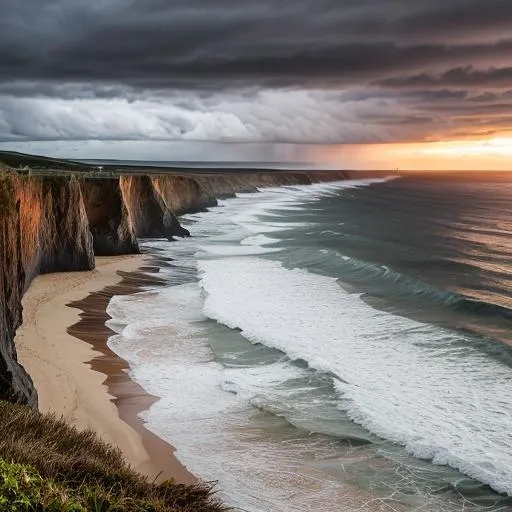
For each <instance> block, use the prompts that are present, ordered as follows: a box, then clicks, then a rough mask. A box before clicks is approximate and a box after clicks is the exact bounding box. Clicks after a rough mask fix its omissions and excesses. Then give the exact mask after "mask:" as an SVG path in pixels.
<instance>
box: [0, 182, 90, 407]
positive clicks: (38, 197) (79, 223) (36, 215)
mask: <svg viewBox="0 0 512 512" xmlns="http://www.w3.org/2000/svg"><path fill="white" fill-rule="evenodd" d="M88 226H89V224H88V220H87V216H86V212H85V207H84V204H83V200H82V194H81V191H80V185H79V183H78V181H77V180H75V179H73V178H28V177H18V176H16V175H14V174H11V173H4V172H2V173H1V174H0V229H1V238H0V265H1V268H0V398H4V399H7V400H10V401H13V402H19V403H27V404H29V405H32V406H34V407H35V406H36V405H37V394H36V392H35V390H34V388H33V385H32V381H31V379H30V377H29V376H28V375H27V374H26V372H25V371H24V370H23V368H22V367H21V366H20V365H19V364H18V363H17V361H16V349H15V347H14V343H13V340H14V335H15V332H16V329H17V328H18V327H19V325H20V324H21V319H22V306H21V298H22V296H23V293H24V291H25V289H26V288H27V287H28V285H29V284H30V282H31V280H32V279H33V278H34V277H35V276H36V275H37V274H39V273H48V272H56V271H71V270H90V269H92V268H94V253H93V247H92V237H91V233H90V231H89V227H88Z"/></svg>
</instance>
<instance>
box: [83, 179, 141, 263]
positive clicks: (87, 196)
mask: <svg viewBox="0 0 512 512" xmlns="http://www.w3.org/2000/svg"><path fill="white" fill-rule="evenodd" d="M80 188H81V190H82V195H83V198H84V204H85V211H86V213H87V219H88V221H89V229H90V230H91V233H92V237H93V244H94V254H95V255H97V256H117V255H120V254H138V253H139V252H140V250H139V243H138V242H137V237H136V236H135V231H134V229H133V226H132V221H131V218H130V216H129V213H128V208H127V207H126V204H125V202H124V199H123V194H122V192H121V187H120V184H119V179H117V178H112V179H84V180H82V181H81V183H80Z"/></svg>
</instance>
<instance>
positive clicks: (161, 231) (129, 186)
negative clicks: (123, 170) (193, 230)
mask: <svg viewBox="0 0 512 512" xmlns="http://www.w3.org/2000/svg"><path fill="white" fill-rule="evenodd" d="M119 183H120V187H121V190H122V193H123V199H124V202H125V204H126V208H127V209H128V213H129V215H130V219H131V223H132V225H133V229H134V231H135V234H136V235H137V236H138V237H140V238H169V239H172V238H173V237H175V236H179V237H184V236H188V235H189V232H188V231H187V230H186V229H184V228H183V227H182V226H181V224H180V223H179V221H178V219H177V218H176V215H174V213H173V212H172V211H171V210H170V209H169V208H168V207H167V204H166V202H165V201H164V199H163V198H162V196H161V195H160V192H159V191H158V190H157V188H156V187H155V185H154V183H153V180H152V179H151V178H150V177H149V176H122V177H121V178H120V182H119Z"/></svg>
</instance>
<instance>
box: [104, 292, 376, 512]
mask: <svg viewBox="0 0 512 512" xmlns="http://www.w3.org/2000/svg"><path fill="white" fill-rule="evenodd" d="M202 305H203V301H202V299H201V290H200V288H199V286H198V284H197V283H191V284H186V285H180V286H175V287H170V288H165V289H161V290H158V291H155V292H150V293H142V294H137V295H131V296H123V297H114V299H113V300H112V302H111V304H110V306H109V308H108V311H109V314H110V315H111V316H113V317H114V320H113V322H115V323H116V325H121V324H123V323H124V325H125V326H124V329H121V331H120V334H118V335H116V336H113V337H112V338H111V339H110V341H109V345H110V347H111V348H112V349H113V350H114V351H115V352H116V353H118V354H119V355H121V356H122V357H124V358H125V359H126V360H128V362H129V363H130V368H131V370H130V375H131V377H132V378H134V379H135V380H136V381H137V382H139V383H140V384H141V385H142V386H143V387H144V389H146V391H148V392H149V393H151V394H153V395H155V396H159V397H161V399H160V400H159V401H158V402H157V403H156V404H154V405H153V406H152V407H151V409H150V410H149V411H147V412H145V413H144V414H143V415H142V416H143V418H144V420H145V421H147V425H148V428H150V430H152V431H153V432H154V433H156V434H157V435H159V436H160V437H162V438H164V439H167V440H169V441H170V442H172V443H173V445H174V446H176V447H177V456H178V457H179V458H180V459H181V460H182V462H184V463H185V464H186V465H187V466H188V467H189V468H190V469H191V470H192V471H193V472H194V473H195V474H196V475H198V476H199V477H201V478H202V479H204V480H205V481H214V480H215V481H218V482H219V490H220V491H221V497H222V498H223V499H224V500H225V501H226V502H227V503H229V504H230V505H231V506H234V507H240V508H241V509H243V510H247V511H250V512H269V511H270V510H272V511H273V512H294V511H295V512H300V511H303V510H322V511H325V512H339V511H340V510H354V508H355V505H356V504H357V505H358V507H359V506H360V504H361V499H367V500H368V501H370V497H369V496H368V495H364V493H361V495H360V496H357V495H355V494H354V491H353V489H352V488H351V487H350V486H349V485H347V484H345V483H343V482H341V481H339V480H338V479H336V478H335V477H334V476H331V475H329V473H327V472H325V471H323V470H321V469H318V468H316V467H315V461H317V460H321V459H328V458H331V457H332V456H333V455H334V453H333V451H332V446H331V444H330V443H329V442H327V441H326V440H324V441H322V440H317V441H316V442H309V441H308V442H306V441H305V440H304V436H302V435H300V434H297V435H296V437H295V438H294V437H290V434H289V433H286V434H284V436H285V437H284V439H283V441H285V442H280V441H279V440H276V439H273V438H272V436H269V435H268V434H266V432H265V425H267V422H269V421H273V422H274V423H275V422H277V424H279V425H280V428H281V429H282V428H283V423H284V422H281V424H280V423H279V421H280V420H278V419H271V417H267V416H265V415H262V414H261V413H258V412H257V411H256V410H255V409H253V408H251V407H250V406H249V403H253V404H255V405H259V404H260V403H263V402H264V401H266V400H268V396H269V394H273V393H275V394H277V396H280V394H281V395H282V399H283V400H284V399H285V398H286V396H285V390H284V388H282V384H283V383H285V382H286V381H288V380H290V379H297V378H300V377H303V376H304V370H301V369H298V368H295V367H293V366H291V365H290V364H289V363H286V362H277V363H273V364H268V365H262V366H258V367H254V368H226V367H224V366H223V365H221V364H219V363H217V362H215V361H214V360H213V359H214V358H213V354H212V352H211V349H210V348H209V345H208V343H207V340H206V339H204V330H203V326H202V322H201V319H202V318H204V317H203V314H202V312H201V309H202ZM267 427H268V425H267ZM363 497H364V498H363ZM340 507H343V508H340Z"/></svg>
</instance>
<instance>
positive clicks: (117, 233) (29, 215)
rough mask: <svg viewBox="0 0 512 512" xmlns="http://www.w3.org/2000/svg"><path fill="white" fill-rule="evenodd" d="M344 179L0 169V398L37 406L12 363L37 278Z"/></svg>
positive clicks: (318, 175) (22, 375)
mask: <svg viewBox="0 0 512 512" xmlns="http://www.w3.org/2000/svg"><path fill="white" fill-rule="evenodd" d="M347 177H348V176H347V175H346V174H345V173H331V172H329V173H325V172H324V173H320V172H316V173H315V172H307V173H306V172H274V173H271V172H266V173H259V172H244V173H231V174H229V173H227V172H226V173H224V174H199V173H198V174H194V175H190V174H189V175H187V176H183V175H174V174H164V173H162V175H151V176H149V175H124V176H118V177H95V176H92V177H91V176H90V171H88V174H87V175H83V174H82V176H81V177H79V178H77V177H74V176H70V175H68V176H55V174H53V175H50V171H48V176H40V177H31V176H27V175H26V174H25V175H18V174H17V173H16V172H14V171H12V170H8V169H7V168H5V169H4V170H3V171H2V170H1V169H0V229H1V233H0V236H1V238H0V266H1V268H0V399H5V400H8V401H12V402H18V403H26V404H29V405H31V406H32V407H37V393H36V391H35V389H34V387H33V384H32V381H31V379H30V377H29V376H28V375H27V373H26V372H25V371H24V369H23V368H22V367H21V366H20V365H19V364H18V363H17V358H16V349H15V346H14V341H13V340H14V335H15V332H16V329H17V328H18V327H19V325H20V324H21V321H22V306H21V299H22V296H23V293H24V292H25V290H26V289H27V288H28V286H29V284H30V282H31V281H32V279H33V278H34V277H35V276H36V275H38V274H41V273H49V272H64V271H74V270H91V269H93V268H94V255H95V254H96V255H119V254H133V253H138V252H139V246H138V242H137V237H141V238H155V237H157V238H168V239H174V237H184V236H188V235H189V234H190V233H189V232H188V231H187V230H186V229H185V228H183V227H182V226H181V224H180V222H179V220H178V216H179V215H182V214H185V213H190V212H197V211H200V210H204V209H205V208H207V207H210V206H214V205H216V204H217V199H219V198H225V197H232V196H234V195H235V194H237V193H240V192H255V191H257V189H258V188H259V187H275V186H282V185H289V186H290V185H298V184H301V185H305V184H310V183H313V182H317V181H329V180H334V179H345V178H347Z"/></svg>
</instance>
